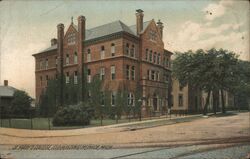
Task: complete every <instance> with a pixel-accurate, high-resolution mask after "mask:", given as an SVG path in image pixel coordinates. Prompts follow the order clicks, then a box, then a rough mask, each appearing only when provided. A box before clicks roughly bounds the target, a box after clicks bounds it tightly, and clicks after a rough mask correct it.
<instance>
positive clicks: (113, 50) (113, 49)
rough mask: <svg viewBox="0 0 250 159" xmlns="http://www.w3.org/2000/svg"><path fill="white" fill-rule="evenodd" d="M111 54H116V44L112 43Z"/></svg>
mask: <svg viewBox="0 0 250 159" xmlns="http://www.w3.org/2000/svg"><path fill="white" fill-rule="evenodd" d="M111 56H115V44H114V43H112V44H111Z"/></svg>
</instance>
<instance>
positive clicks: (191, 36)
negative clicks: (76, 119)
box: [0, 0, 250, 97]
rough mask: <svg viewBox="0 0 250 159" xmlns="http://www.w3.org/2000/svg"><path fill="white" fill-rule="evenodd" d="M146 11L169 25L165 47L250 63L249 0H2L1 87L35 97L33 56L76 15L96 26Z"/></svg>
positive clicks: (130, 20)
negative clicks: (221, 52) (214, 52)
mask: <svg viewBox="0 0 250 159" xmlns="http://www.w3.org/2000/svg"><path fill="white" fill-rule="evenodd" d="M136 9H142V10H144V21H148V20H151V19H154V20H155V21H158V19H160V20H161V21H162V22H163V24H164V32H163V41H164V44H165V49H167V50H170V51H173V52H174V51H180V52H184V51H187V50H190V49H191V50H196V49H205V50H206V49H210V48H213V47H214V48H218V49H219V48H223V49H227V50H230V51H234V52H235V53H237V54H238V55H239V58H240V59H242V60H250V53H249V15H250V14H249V12H250V5H249V2H248V0H232V1H231V0H193V1H191V0H189V1H188V0H164V1H163V0H162V1H161V0H144V1H133V0H124V1H121V0H116V1H115V0H106V1H97V0H92V1H87V0H85V1H84V0H83V1H67V0H60V1H56V0H52V1H38V0H36V1H35V0H34V1H32V0H30V1H24V0H23V1H22V0H18V1H17V0H16V1H14V0H12V1H5V0H3V1H0V85H2V84H3V80H5V79H6V80H8V81H9V85H11V86H13V87H16V88H18V89H21V90H24V91H27V92H28V93H29V95H31V96H32V97H34V96H35V59H34V57H33V56H32V54H35V53H38V52H39V51H41V50H43V49H45V48H47V47H49V46H50V39H52V38H55V37H57V35H56V32H57V30H56V26H57V24H59V23H63V24H64V25H65V31H66V29H67V28H68V26H69V25H70V22H71V17H72V16H73V18H74V23H75V24H77V17H78V16H79V15H84V16H85V17H86V27H87V29H88V28H92V27H95V26H99V25H103V24H106V23H109V22H112V21H116V20H121V21H122V22H124V23H125V24H127V25H134V24H135V22H136V17H135V10H136Z"/></svg>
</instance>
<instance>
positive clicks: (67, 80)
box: [65, 72, 69, 83]
mask: <svg viewBox="0 0 250 159" xmlns="http://www.w3.org/2000/svg"><path fill="white" fill-rule="evenodd" d="M65 81H66V83H69V72H66V79H65Z"/></svg>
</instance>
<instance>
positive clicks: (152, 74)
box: [151, 71, 155, 80]
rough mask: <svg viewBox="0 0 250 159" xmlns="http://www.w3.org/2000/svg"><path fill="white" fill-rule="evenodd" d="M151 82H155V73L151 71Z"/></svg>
mask: <svg viewBox="0 0 250 159" xmlns="http://www.w3.org/2000/svg"><path fill="white" fill-rule="evenodd" d="M151 80H155V71H151Z"/></svg>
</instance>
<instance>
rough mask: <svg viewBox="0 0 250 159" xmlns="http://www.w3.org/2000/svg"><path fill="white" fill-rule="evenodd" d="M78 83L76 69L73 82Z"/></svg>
mask: <svg viewBox="0 0 250 159" xmlns="http://www.w3.org/2000/svg"><path fill="white" fill-rule="evenodd" d="M77 83H78V78H77V71H75V72H74V84H77Z"/></svg>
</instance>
